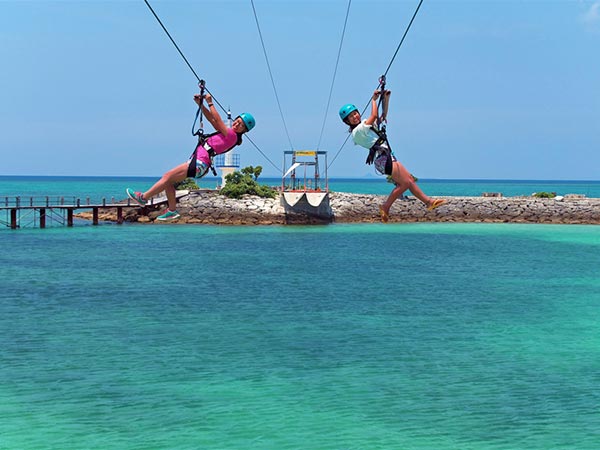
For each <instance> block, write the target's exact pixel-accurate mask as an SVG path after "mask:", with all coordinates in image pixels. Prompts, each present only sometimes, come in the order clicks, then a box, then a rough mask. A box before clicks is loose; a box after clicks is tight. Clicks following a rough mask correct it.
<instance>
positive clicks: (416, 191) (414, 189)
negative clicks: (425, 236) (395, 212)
mask: <svg viewBox="0 0 600 450" xmlns="http://www.w3.org/2000/svg"><path fill="white" fill-rule="evenodd" d="M392 180H394V182H395V183H396V187H395V188H394V189H393V190H392V192H391V193H390V195H389V197H388V198H387V200H386V201H385V203H384V204H383V205H381V207H382V208H383V210H384V211H385V212H386V213H389V211H390V208H391V207H392V204H393V203H394V202H395V201H396V200H397V199H398V197H400V196H401V195H402V193H403V192H404V191H406V190H407V189H408V190H409V191H410V192H411V193H412V194H413V195H414V196H415V197H417V198H418V199H419V200H421V201H422V202H423V203H425V205H426V206H430V205H431V202H432V200H431V198H429V197H428V196H427V195H425V193H424V192H423V191H422V190H421V188H420V187H419V186H417V183H415V180H413V177H412V175H411V174H410V173H409V172H408V170H406V168H405V167H404V166H403V165H402V164H400V162H398V161H394V164H393V166H392Z"/></svg>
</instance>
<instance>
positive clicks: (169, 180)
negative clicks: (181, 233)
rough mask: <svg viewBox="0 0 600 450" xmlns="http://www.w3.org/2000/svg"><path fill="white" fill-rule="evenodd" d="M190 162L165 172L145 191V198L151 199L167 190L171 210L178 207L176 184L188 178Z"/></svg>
mask: <svg viewBox="0 0 600 450" xmlns="http://www.w3.org/2000/svg"><path fill="white" fill-rule="evenodd" d="M187 168H188V163H183V164H180V165H178V166H177V167H174V168H173V169H171V170H169V171H168V172H167V173H165V174H164V175H163V176H162V178H161V179H160V180H158V181H157V182H156V183H154V186H152V187H151V188H150V189H148V190H147V191H146V192H144V199H150V198H151V197H153V196H155V195H156V194H158V193H160V192H162V191H165V194H166V195H167V203H168V205H169V209H170V210H171V211H175V209H176V208H177V199H176V198H175V184H176V183H179V182H180V181H183V180H185V179H186V178H187Z"/></svg>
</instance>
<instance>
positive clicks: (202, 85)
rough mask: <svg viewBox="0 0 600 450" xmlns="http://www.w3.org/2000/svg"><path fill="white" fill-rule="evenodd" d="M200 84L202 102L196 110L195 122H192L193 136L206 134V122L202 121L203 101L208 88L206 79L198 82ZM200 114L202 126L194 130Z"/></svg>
mask: <svg viewBox="0 0 600 450" xmlns="http://www.w3.org/2000/svg"><path fill="white" fill-rule="evenodd" d="M198 86H199V87H200V103H199V104H198V110H197V111H196V117H194V123H193V124H192V136H202V135H203V134H204V122H203V121H202V117H203V115H202V102H203V101H204V91H205V90H206V81H204V80H200V81H199V82H198ZM198 116H200V124H199V125H200V128H198V130H197V131H194V128H195V127H196V121H197V120H198Z"/></svg>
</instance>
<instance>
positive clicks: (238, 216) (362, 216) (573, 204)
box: [79, 191, 600, 225]
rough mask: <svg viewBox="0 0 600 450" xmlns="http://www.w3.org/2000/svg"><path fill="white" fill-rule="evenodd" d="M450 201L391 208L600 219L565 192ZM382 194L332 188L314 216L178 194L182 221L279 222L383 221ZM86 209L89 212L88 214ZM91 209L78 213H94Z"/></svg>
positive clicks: (484, 216)
mask: <svg viewBox="0 0 600 450" xmlns="http://www.w3.org/2000/svg"><path fill="white" fill-rule="evenodd" d="M445 198H446V199H447V201H448V203H447V204H445V205H443V206H441V207H439V208H437V209H435V210H433V211H428V210H427V208H425V206H424V205H423V204H422V203H421V202H420V201H418V200H416V199H415V198H414V197H409V198H407V199H404V200H398V201H396V202H395V203H394V205H393V206H392V209H391V211H390V222H514V223H565V224H600V199H599V198H579V197H577V196H565V197H564V198H563V199H560V200H557V199H546V198H534V197H445ZM385 199H386V196H383V195H366V194H349V193H340V192H332V193H330V195H329V208H328V213H327V214H325V215H323V214H321V215H319V216H315V215H312V214H310V213H309V212H306V211H295V210H293V209H290V208H288V207H285V206H284V202H283V201H282V199H281V197H278V198H275V199H265V198H260V197H255V196H245V197H244V198H242V199H239V200H238V199H230V198H227V197H225V196H222V195H220V194H219V193H218V192H216V191H209V192H207V191H191V192H190V193H189V194H188V195H186V196H183V197H181V198H180V199H179V200H178V205H177V208H178V211H179V212H180V214H181V218H180V219H178V220H177V221H176V222H177V223H197V224H227V225H274V224H318V223H321V224H322V223H330V222H339V223H349V222H379V221H380V217H379V205H380V204H382V203H383V202H384V201H385ZM164 209H165V206H164V204H163V205H160V206H146V207H144V208H130V209H127V210H126V211H125V212H124V220H125V221H128V222H140V223H151V222H154V221H155V219H156V217H157V216H158V215H160V214H161V213H162V212H164ZM86 214H87V216H86ZM90 216H91V213H89V214H88V213H82V214H80V215H79V217H82V218H88V219H89V218H91V217H90ZM99 219H100V220H108V221H116V211H115V210H109V209H106V210H101V211H100V214H99Z"/></svg>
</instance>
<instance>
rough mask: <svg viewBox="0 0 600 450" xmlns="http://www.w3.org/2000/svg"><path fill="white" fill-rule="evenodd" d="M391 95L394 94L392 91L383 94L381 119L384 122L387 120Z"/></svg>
mask: <svg viewBox="0 0 600 450" xmlns="http://www.w3.org/2000/svg"><path fill="white" fill-rule="evenodd" d="M390 95H392V91H385V93H384V94H383V99H382V101H381V103H382V108H381V109H382V110H383V111H382V112H381V121H382V122H387V113H388V108H389V106H390Z"/></svg>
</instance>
